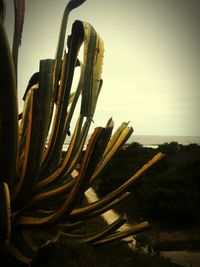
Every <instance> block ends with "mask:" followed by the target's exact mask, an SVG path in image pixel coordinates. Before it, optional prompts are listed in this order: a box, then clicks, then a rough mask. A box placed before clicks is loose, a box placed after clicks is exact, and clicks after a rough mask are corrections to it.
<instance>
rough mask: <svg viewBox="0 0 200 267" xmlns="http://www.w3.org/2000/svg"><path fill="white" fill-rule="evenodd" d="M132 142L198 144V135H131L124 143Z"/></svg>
mask: <svg viewBox="0 0 200 267" xmlns="http://www.w3.org/2000/svg"><path fill="white" fill-rule="evenodd" d="M69 141H70V139H69V137H68V138H67V139H66V141H65V143H64V146H63V149H64V150H67V147H68V145H69ZM133 142H137V143H140V144H141V145H143V146H145V147H152V148H157V147H158V145H161V144H164V143H171V142H177V143H179V144H182V145H189V144H198V145H200V136H169V135H134V134H133V135H132V136H131V137H130V138H129V140H128V141H127V142H126V144H131V143H133Z"/></svg>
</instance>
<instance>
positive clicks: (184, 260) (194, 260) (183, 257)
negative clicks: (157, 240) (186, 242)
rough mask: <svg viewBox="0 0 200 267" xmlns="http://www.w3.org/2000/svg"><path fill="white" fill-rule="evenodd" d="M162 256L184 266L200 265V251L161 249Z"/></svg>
mask: <svg viewBox="0 0 200 267" xmlns="http://www.w3.org/2000/svg"><path fill="white" fill-rule="evenodd" d="M160 256H162V257H165V258H169V259H170V260H171V261H172V262H174V263H177V264H180V265H182V266H184V267H200V252H191V251H161V253H160Z"/></svg>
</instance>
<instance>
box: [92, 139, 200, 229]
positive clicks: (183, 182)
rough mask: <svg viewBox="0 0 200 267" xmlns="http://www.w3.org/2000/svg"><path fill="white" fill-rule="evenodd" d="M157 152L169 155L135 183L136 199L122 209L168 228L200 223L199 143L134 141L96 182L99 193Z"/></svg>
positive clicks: (133, 189)
mask: <svg viewBox="0 0 200 267" xmlns="http://www.w3.org/2000/svg"><path fill="white" fill-rule="evenodd" d="M158 151H161V152H164V153H165V154H166V157H165V158H164V159H162V160H161V161H160V162H159V163H157V164H156V165H155V166H154V167H153V168H152V169H150V170H148V171H147V172H146V173H145V174H144V175H143V176H142V178H140V179H139V180H138V181H137V183H136V184H135V185H134V186H132V188H131V189H130V192H131V193H132V199H133V201H132V202H131V201H129V202H128V205H126V204H125V205H123V208H124V207H126V211H128V212H129V213H136V214H135V215H136V216H138V215H139V216H141V217H143V218H144V217H145V218H146V219H148V220H150V221H152V220H153V221H159V222H161V223H162V224H163V225H164V226H165V227H167V228H171V227H173V228H175V229H180V228H182V227H188V226H189V227H196V226H199V218H200V209H199V207H200V146H199V145H197V144H190V145H181V144H178V143H176V142H172V143H166V144H163V145H160V146H159V147H158V148H157V149H153V148H148V147H143V146H142V145H140V144H139V143H132V144H130V145H128V146H126V147H124V148H123V149H122V150H121V151H120V152H119V153H118V154H117V155H116V157H115V158H114V159H113V160H112V162H111V163H110V165H109V166H108V167H107V169H106V170H105V172H104V173H103V174H102V176H101V177H100V179H99V181H98V184H96V190H97V192H98V194H99V195H101V196H103V195H105V194H107V193H108V192H110V191H111V190H113V189H115V188H116V187H117V186H119V185H120V184H122V183H123V182H125V180H126V178H127V177H130V176H131V175H132V174H133V173H134V172H135V171H137V170H138V169H139V168H140V167H141V166H143V165H144V164H145V163H146V162H147V161H148V160H150V159H151V158H152V156H153V155H155V154H156V153H157V152H158ZM132 215H133V217H134V214H132Z"/></svg>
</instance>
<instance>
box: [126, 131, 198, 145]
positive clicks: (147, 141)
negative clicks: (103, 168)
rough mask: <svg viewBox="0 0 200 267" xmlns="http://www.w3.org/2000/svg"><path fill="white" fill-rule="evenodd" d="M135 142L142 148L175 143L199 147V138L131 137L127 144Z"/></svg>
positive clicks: (166, 136)
mask: <svg viewBox="0 0 200 267" xmlns="http://www.w3.org/2000/svg"><path fill="white" fill-rule="evenodd" d="M133 142H137V143H140V144H142V145H143V146H151V147H154V146H158V145H161V144H164V143H171V142H177V143H179V144H182V145H189V144H198V145H200V136H168V135H134V134H133V135H132V136H131V137H130V138H129V140H128V141H127V144H130V143H133Z"/></svg>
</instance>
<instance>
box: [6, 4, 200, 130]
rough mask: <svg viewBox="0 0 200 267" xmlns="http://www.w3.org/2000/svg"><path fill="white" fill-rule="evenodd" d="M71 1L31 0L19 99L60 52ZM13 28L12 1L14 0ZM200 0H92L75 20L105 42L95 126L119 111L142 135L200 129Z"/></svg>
mask: <svg viewBox="0 0 200 267" xmlns="http://www.w3.org/2000/svg"><path fill="white" fill-rule="evenodd" d="M66 2H67V1H66V0H59V1H56V0H26V16H25V25H24V31H23V37H22V45H21V48H20V54H19V99H21V98H22V96H23V92H24V90H25V88H26V85H27V83H28V80H29V78H30V76H31V75H32V74H33V73H34V72H36V71H37V70H38V66H39V60H40V59H45V58H54V55H55V50H56V45H57V39H58V33H59V26H60V21H61V18H62V14H63V10H64V7H65V4H66ZM6 3H7V4H8V6H7V18H6V25H7V28H8V32H9V34H11V32H12V27H11V25H12V23H13V21H12V12H13V10H12V8H11V6H12V4H11V3H12V0H6ZM199 14H200V1H199V0H99V1H97V0H87V1H86V2H85V3H84V4H83V5H82V6H80V7H79V8H77V9H76V10H74V11H72V13H71V16H70V19H69V23H68V29H67V33H68V34H69V33H70V32H71V25H72V23H73V22H74V20H76V19H78V20H84V21H87V22H89V23H91V24H92V25H93V27H94V28H95V29H96V31H97V32H98V33H99V34H100V36H101V37H102V38H103V40H104V43H105V57H104V67H103V80H104V84H103V88H102V91H101V94H100V97H99V101H98V105H97V109H96V115H95V117H94V121H95V126H104V125H105V124H106V122H107V120H108V119H109V118H110V117H111V116H113V119H114V121H115V125H116V127H117V126H118V125H119V124H121V122H123V121H130V125H131V126H133V128H134V131H135V134H138V135H140V134H141V135H146V134H147V135H148V134H149V135H154V134H155V135H200V125H199V114H200V105H199V100H200V83H199V82H200V30H199V29H200V15H199Z"/></svg>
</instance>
